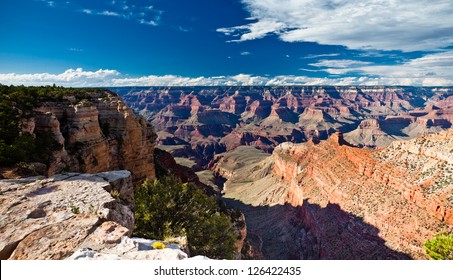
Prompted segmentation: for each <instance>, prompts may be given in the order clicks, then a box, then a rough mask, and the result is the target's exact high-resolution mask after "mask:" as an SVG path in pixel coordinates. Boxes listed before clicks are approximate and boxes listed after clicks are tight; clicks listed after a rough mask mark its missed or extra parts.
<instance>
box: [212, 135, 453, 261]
mask: <svg viewBox="0 0 453 280" xmlns="http://www.w3.org/2000/svg"><path fill="white" fill-rule="evenodd" d="M452 141H453V134H452V131H451V130H449V131H445V132H442V133H439V134H433V135H428V136H424V137H420V138H416V139H413V140H410V141H395V142H393V143H392V144H391V145H390V146H389V147H388V148H386V149H382V150H379V151H372V150H368V149H359V148H355V147H352V146H350V145H349V144H348V143H347V142H346V141H344V139H343V135H342V134H334V135H333V136H331V137H330V138H329V139H328V140H327V141H321V142H320V143H318V144H316V143H314V142H308V143H304V144H293V143H283V144H281V145H279V146H278V147H277V148H276V149H275V150H274V152H273V154H272V155H271V156H267V157H266V156H262V157H260V156H258V155H259V153H257V152H254V151H253V150H251V149H249V150H243V149H244V148H241V149H242V150H239V151H238V152H235V151H232V152H229V153H227V154H225V156H224V157H222V158H221V159H218V162H217V165H216V166H214V170H215V171H217V172H218V173H219V174H224V175H225V176H226V177H227V178H228V179H229V180H228V181H227V182H226V184H225V188H224V192H225V196H224V197H225V199H226V200H227V201H228V203H230V204H231V205H235V206H236V207H238V208H239V209H240V210H241V211H242V212H244V214H245V216H246V221H256V220H257V221H261V222H256V223H255V222H251V223H247V230H248V232H250V233H252V234H254V237H253V238H254V239H255V240H256V239H258V240H260V243H259V244H260V245H261V247H262V252H263V254H264V256H265V257H266V258H288V257H290V256H291V257H294V258H303V259H307V258H308V259H310V258H315V259H318V258H321V259H351V258H352V259H406V258H415V259H425V258H427V256H426V255H425V253H424V247H423V244H424V242H425V241H426V240H427V239H430V238H432V237H433V236H434V235H435V234H436V233H438V232H442V231H447V232H452V231H453V220H452V219H451V217H452V211H453V200H452V197H453V195H452V194H453V181H452V180H453V165H452V158H451V155H452V151H453V142H452ZM273 217H275V219H274V218H273ZM282 232H285V234H288V235H291V236H292V239H290V238H289V237H287V236H286V235H284V236H285V237H282V238H281V239H280V241H282V243H281V244H276V242H275V241H274V240H273V239H272V236H276V235H280V234H281V233H282ZM283 241H284V242H283ZM275 251H278V252H280V253H279V254H276V253H275ZM282 252H284V253H283V256H282Z"/></svg>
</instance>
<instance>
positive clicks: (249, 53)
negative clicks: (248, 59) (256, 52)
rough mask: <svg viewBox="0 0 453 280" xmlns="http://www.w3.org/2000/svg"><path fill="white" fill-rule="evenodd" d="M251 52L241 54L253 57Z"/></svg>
mask: <svg viewBox="0 0 453 280" xmlns="http://www.w3.org/2000/svg"><path fill="white" fill-rule="evenodd" d="M251 54H252V53H251V52H241V55H251Z"/></svg>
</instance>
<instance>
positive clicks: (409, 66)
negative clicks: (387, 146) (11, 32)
mask: <svg viewBox="0 0 453 280" xmlns="http://www.w3.org/2000/svg"><path fill="white" fill-rule="evenodd" d="M311 66H313V67H316V68H318V69H303V68H302V69H301V70H302V71H309V72H320V71H325V72H328V73H330V74H336V75H338V74H341V75H343V76H342V77H338V78H332V77H325V78H316V77H307V76H292V75H286V76H285V75H282V76H275V77H267V76H266V77H263V76H254V75H249V74H238V75H232V76H216V77H203V76H202V77H195V78H193V77H183V76H177V75H164V76H156V75H149V76H142V77H128V76H126V75H124V74H121V73H120V72H118V71H116V70H108V69H106V70H104V69H99V70H97V71H85V70H83V69H81V68H77V69H68V70H66V71H65V72H63V73H60V74H49V73H38V74H16V73H6V74H0V83H1V84H5V85H10V84H13V85H21V84H23V85H52V84H53V83H55V84H57V85H62V86H71V87H89V86H92V87H97V86H106V87H107V86H220V85H229V86H240V85H407V86H453V51H449V52H442V53H434V54H429V55H425V56H423V57H421V58H417V59H412V60H410V61H407V62H405V63H403V64H400V65H372V64H370V63H369V62H364V61H357V60H330V61H329V60H320V61H318V62H317V63H313V64H312V65H311ZM348 73H355V74H354V75H352V74H351V75H350V76H348ZM357 73H359V74H360V75H357Z"/></svg>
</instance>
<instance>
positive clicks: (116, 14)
mask: <svg viewBox="0 0 453 280" xmlns="http://www.w3.org/2000/svg"><path fill="white" fill-rule="evenodd" d="M97 14H98V15H102V16H111V17H119V16H120V14H118V13H116V12H111V11H106V10H105V11H102V12H98V13H97Z"/></svg>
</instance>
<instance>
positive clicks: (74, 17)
mask: <svg viewBox="0 0 453 280" xmlns="http://www.w3.org/2000/svg"><path fill="white" fill-rule="evenodd" d="M451 15H453V5H452V3H451V0H417V1H413V0H362V1H352V0H190V1H189V0H141V1H139V0H95V1H93V0H92V1H88V0H85V1H82V0H52V1H48V0H2V1H1V3H0V34H1V37H0V83H1V84H6V85H10V84H14V85H21V84H24V85H49V84H50V85H51V84H54V83H55V84H57V85H62V86H73V87H85V86H170V85H173V86H193V85H208V86H215V85H411V86H453V17H452V16H451Z"/></svg>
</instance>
